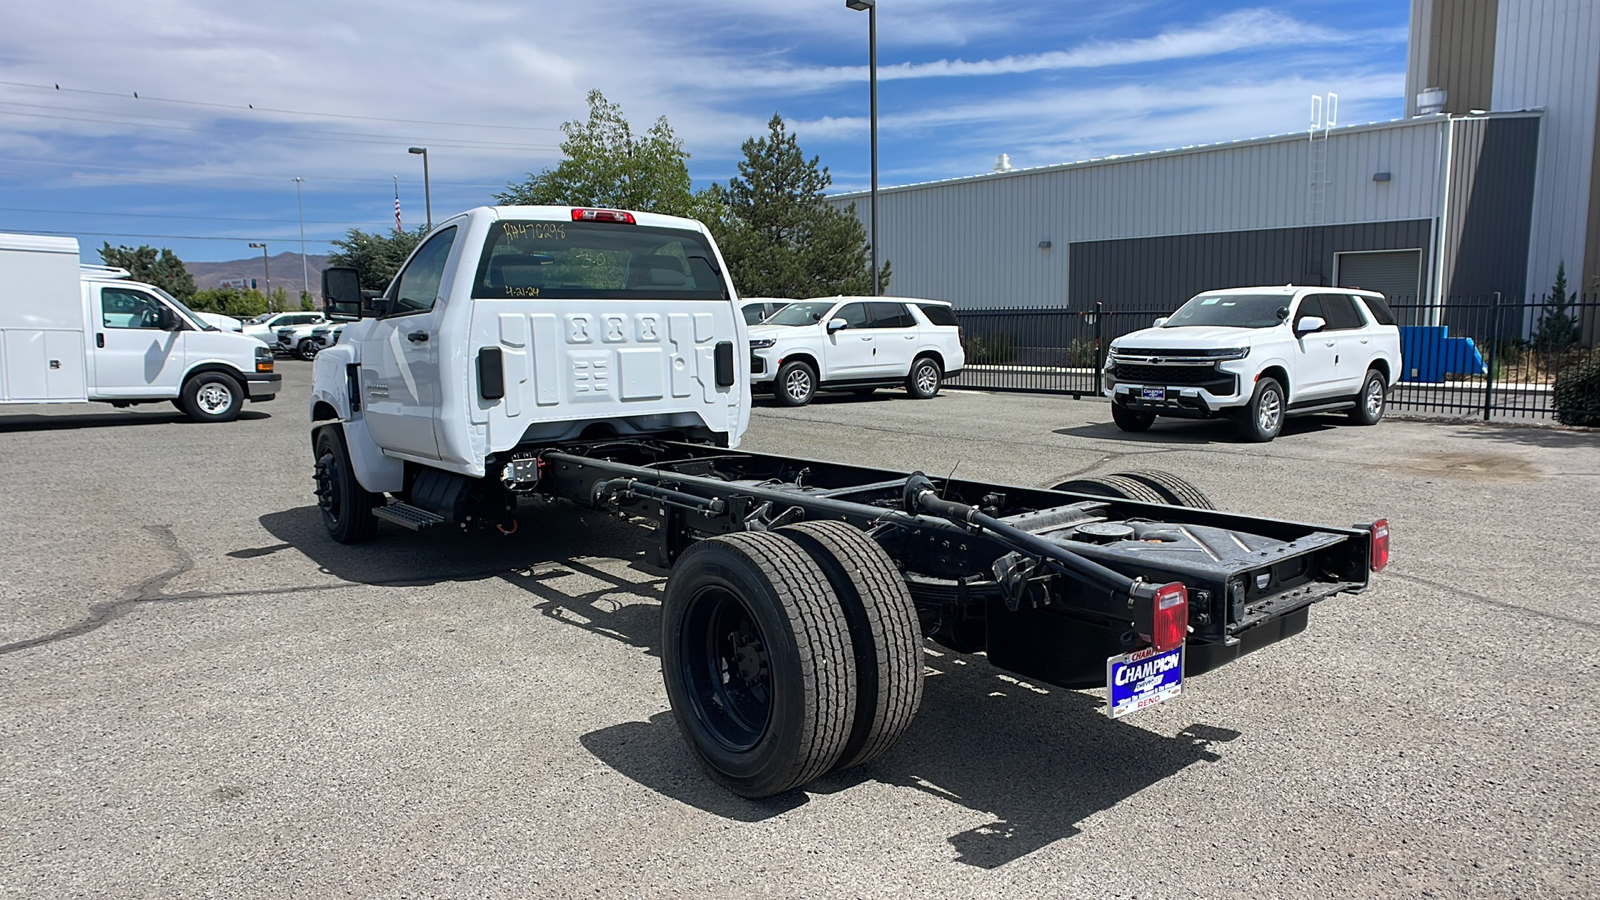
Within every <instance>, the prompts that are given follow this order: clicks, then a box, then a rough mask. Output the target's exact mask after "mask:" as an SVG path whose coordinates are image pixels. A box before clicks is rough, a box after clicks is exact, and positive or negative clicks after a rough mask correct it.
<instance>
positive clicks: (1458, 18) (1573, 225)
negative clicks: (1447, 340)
mask: <svg viewBox="0 0 1600 900" xmlns="http://www.w3.org/2000/svg"><path fill="white" fill-rule="evenodd" d="M1597 47H1600V0H1413V2H1412V11H1411V40H1410V52H1409V59H1408V69H1407V91H1408V99H1407V104H1406V112H1407V116H1408V118H1406V119H1403V120H1400V121H1395V122H1387V123H1379V124H1372V125H1361V126H1356V127H1338V128H1326V127H1318V128H1314V129H1312V130H1311V131H1310V132H1301V133H1298V134H1294V135H1283V136H1276V137H1268V138H1261V139H1256V140H1247V141H1238V142H1234V143H1227V144H1216V145H1207V146H1200V147H1189V148H1183V149H1179V150H1168V151H1162V152H1156V153H1145V154H1138V155H1134V156H1126V157H1116V158H1110V159H1103V160H1090V161H1086V162H1078V163H1069V164H1065V165H1056V166H1046V167H1042V168H1036V169H1027V170H1019V171H1009V172H995V173H991V174H984V175H978V176H974V177H969V178H958V179H952V180H949V181H941V182H934V183H929V184H919V185H908V186H904V187H893V188H887V189H880V191H879V196H878V214H879V216H880V222H879V227H878V239H879V243H880V254H879V255H880V258H882V259H887V260H889V261H891V262H892V263H893V266H894V278H893V292H894V293H895V294H898V295H904V296H926V297H934V298H939V299H944V300H950V301H952V302H954V303H955V304H956V305H957V306H958V307H961V308H964V309H978V308H997V307H1039V306H1061V307H1064V308H1068V309H1083V308H1086V307H1088V306H1089V305H1092V304H1093V303H1095V302H1105V303H1108V304H1109V303H1123V302H1133V303H1151V302H1157V303H1160V302H1169V303H1172V304H1173V305H1176V304H1177V303H1179V302H1181V301H1182V300H1184V299H1187V298H1188V297H1189V296H1191V295H1193V294H1195V293H1197V292H1199V291H1202V290H1206V289H1209V288H1217V287H1230V286H1240V285H1253V284H1283V283H1290V282H1293V283H1296V284H1317V285H1340V286H1346V287H1355V286H1360V287H1365V288H1369V289H1374V290H1380V291H1383V292H1384V293H1386V294H1388V295H1389V296H1390V297H1392V298H1395V299H1397V300H1401V299H1406V300H1418V301H1422V302H1429V301H1436V302H1437V301H1443V300H1445V299H1447V298H1451V297H1462V296H1485V295H1489V294H1492V293H1494V292H1500V293H1501V294H1503V295H1504V296H1506V297H1507V298H1516V297H1521V296H1524V295H1526V294H1529V293H1538V292H1541V291H1544V290H1547V289H1548V287H1549V285H1550V284H1551V282H1552V281H1553V280H1554V278H1555V273H1556V267H1557V264H1558V263H1559V262H1562V261H1565V263H1566V267H1567V272H1568V279H1569V283H1570V285H1571V286H1572V287H1573V288H1575V289H1581V290H1583V291H1593V290H1597V289H1600V171H1597V169H1596V165H1597V163H1600V157H1597V156H1596V154H1595V146H1596V128H1597V125H1600V115H1597V113H1600V52H1597V50H1596V48H1597ZM867 199H868V195H867V194H866V193H865V192H860V193H852V194H843V195H837V196H835V197H832V198H830V202H832V203H836V204H840V205H844V204H849V203H854V204H855V207H856V211H857V214H858V215H859V216H861V217H862V219H863V221H865V219H866V217H867V215H868V203H867Z"/></svg>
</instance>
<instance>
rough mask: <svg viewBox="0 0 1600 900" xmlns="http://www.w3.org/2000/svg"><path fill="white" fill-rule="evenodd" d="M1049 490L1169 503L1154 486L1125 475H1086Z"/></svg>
mask: <svg viewBox="0 0 1600 900" xmlns="http://www.w3.org/2000/svg"><path fill="white" fill-rule="evenodd" d="M1050 490H1052V491H1072V492H1073V493H1076V494H1094V495H1095V496H1097V497H1112V498H1115V499H1118V500H1137V501H1138V502H1140V503H1159V504H1161V505H1163V506H1170V505H1171V504H1170V503H1168V501H1167V498H1166V497H1164V496H1162V494H1161V493H1160V492H1158V491H1157V490H1156V489H1155V488H1153V487H1151V486H1150V485H1148V484H1146V483H1144V482H1143V481H1139V480H1138V479H1135V478H1129V477H1128V476H1126V475H1086V476H1084V477H1082V478H1074V479H1072V480H1071V481H1063V482H1061V483H1060V484H1057V485H1055V486H1053V487H1051V488H1050Z"/></svg>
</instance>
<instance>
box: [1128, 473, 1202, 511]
mask: <svg viewBox="0 0 1600 900" xmlns="http://www.w3.org/2000/svg"><path fill="white" fill-rule="evenodd" d="M1117 474H1118V475H1121V476H1123V477H1125V478H1132V479H1134V480H1135V481H1142V482H1144V483H1145V484H1147V485H1149V486H1150V487H1152V488H1154V489H1155V491H1156V492H1157V493H1159V494H1161V495H1163V496H1164V497H1165V498H1166V500H1167V502H1168V503H1170V504H1172V505H1174V506H1188V507H1191V508H1193V509H1216V508H1217V506H1216V504H1215V503H1212V502H1211V498H1210V497H1207V496H1206V495H1205V493H1204V492H1203V491H1201V490H1200V489H1199V488H1197V487H1195V486H1194V485H1193V484H1190V483H1189V481H1188V480H1187V479H1185V478H1183V477H1181V476H1178V475H1174V474H1173V473H1171V472H1164V471H1162V470H1160V469H1136V470H1134V471H1132V472H1118V473H1117Z"/></svg>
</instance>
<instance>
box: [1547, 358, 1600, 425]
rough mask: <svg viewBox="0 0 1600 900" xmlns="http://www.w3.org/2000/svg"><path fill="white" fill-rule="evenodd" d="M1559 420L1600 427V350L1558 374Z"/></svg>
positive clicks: (1566, 422) (1556, 393) (1565, 422)
mask: <svg viewBox="0 0 1600 900" xmlns="http://www.w3.org/2000/svg"><path fill="white" fill-rule="evenodd" d="M1553 399H1554V402H1555V408H1556V421H1558V422H1560V423H1561V424H1563V425H1600V350H1593V351H1590V352H1589V354H1588V355H1586V356H1581V357H1579V358H1578V359H1577V360H1576V361H1575V362H1571V363H1568V364H1567V365H1565V366H1563V367H1562V368H1561V371H1559V372H1557V373H1556V386H1555V394H1554V398H1553Z"/></svg>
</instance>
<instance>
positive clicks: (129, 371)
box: [87, 284, 184, 398]
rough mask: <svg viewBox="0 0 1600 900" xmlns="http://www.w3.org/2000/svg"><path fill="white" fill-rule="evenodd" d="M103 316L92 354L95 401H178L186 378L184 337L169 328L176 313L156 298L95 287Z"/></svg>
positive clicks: (96, 306)
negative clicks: (113, 399) (154, 398)
mask: <svg viewBox="0 0 1600 900" xmlns="http://www.w3.org/2000/svg"><path fill="white" fill-rule="evenodd" d="M87 290H91V291H98V292H99V297H98V299H97V301H96V302H95V303H93V304H91V308H92V309H95V310H96V311H97V313H98V315H99V319H98V321H96V322H91V323H90V324H91V325H93V326H94V346H93V347H91V348H90V349H89V356H90V358H91V359H92V360H94V364H93V366H92V367H91V371H92V372H93V376H92V378H93V384H94V388H93V389H92V390H91V391H90V394H91V395H92V396H94V397H102V398H103V397H144V398H152V397H176V396H177V395H178V388H179V387H180V382H181V381H182V379H183V372H184V356H183V338H182V335H181V334H180V333H179V332H177V331H168V330H167V329H166V328H165V327H163V326H164V325H165V323H166V322H168V321H170V318H169V317H173V316H175V315H176V314H175V313H173V312H172V311H171V310H169V309H168V307H167V306H166V304H164V303H162V302H161V300H160V299H159V298H157V297H156V296H155V295H153V294H150V293H147V292H145V291H141V290H137V289H135V288H127V287H117V286H114V285H97V284H91V285H89V286H88V288H87Z"/></svg>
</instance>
